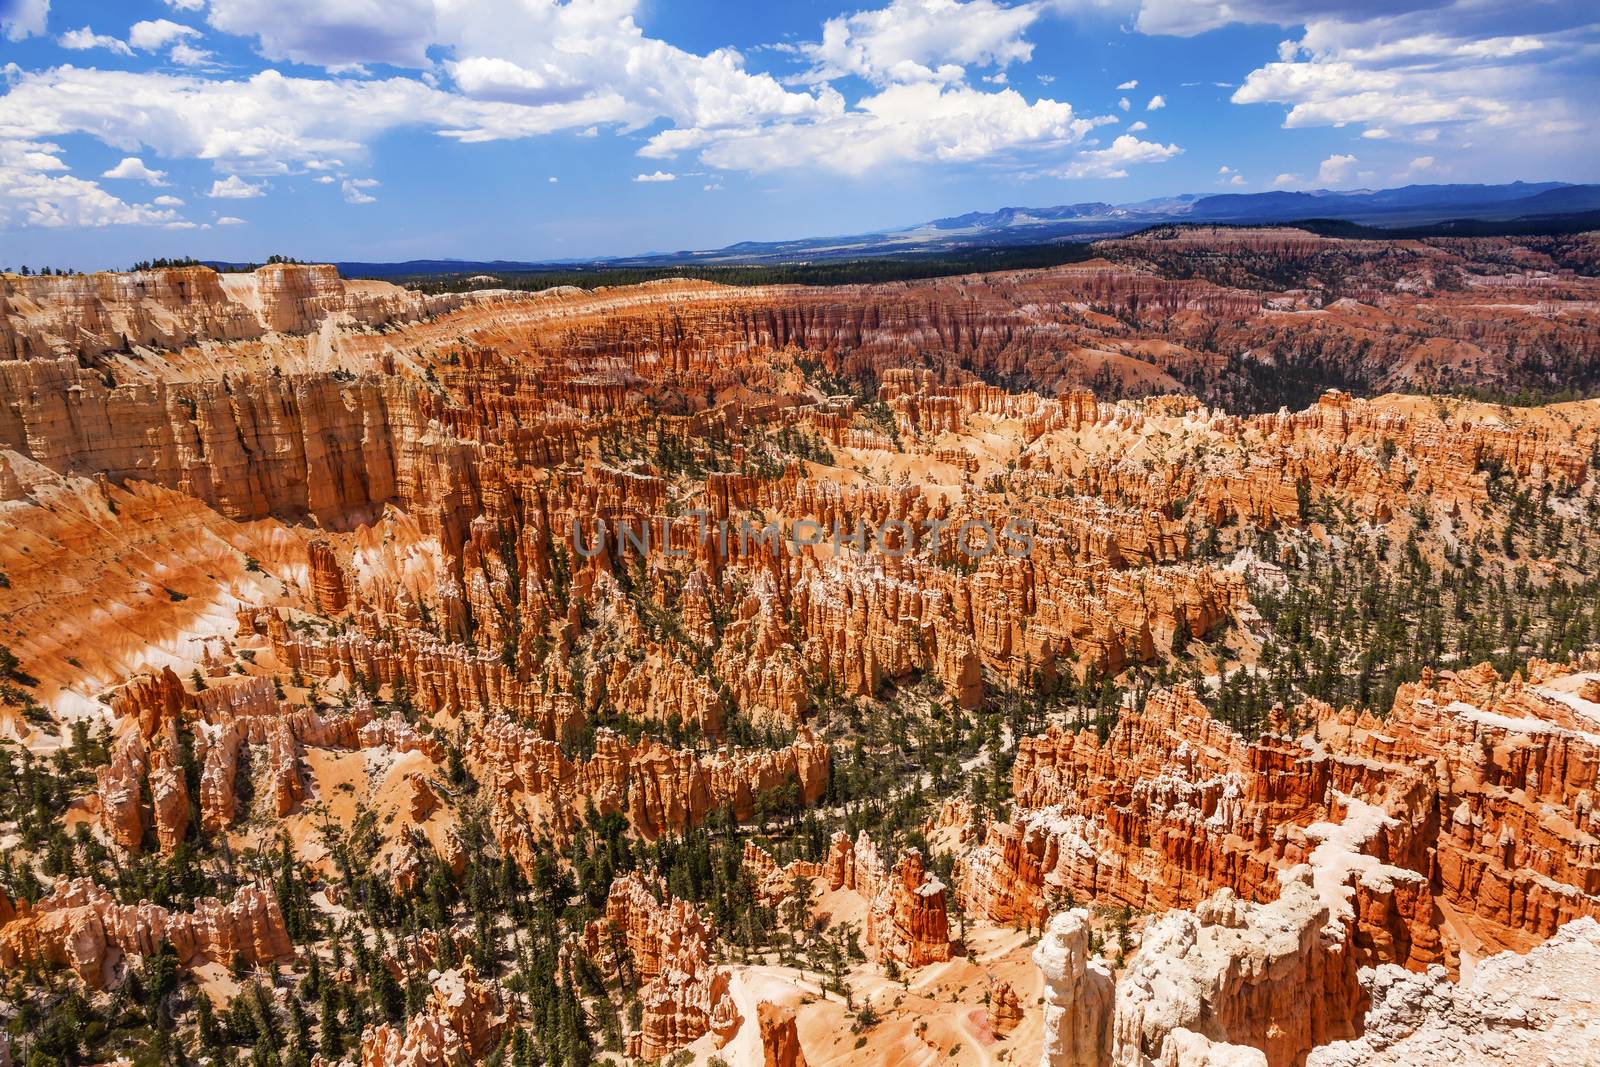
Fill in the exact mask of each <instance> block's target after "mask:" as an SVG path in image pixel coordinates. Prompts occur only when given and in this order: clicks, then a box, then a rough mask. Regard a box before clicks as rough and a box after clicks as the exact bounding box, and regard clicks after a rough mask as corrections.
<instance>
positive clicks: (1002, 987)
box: [989, 982, 1022, 1034]
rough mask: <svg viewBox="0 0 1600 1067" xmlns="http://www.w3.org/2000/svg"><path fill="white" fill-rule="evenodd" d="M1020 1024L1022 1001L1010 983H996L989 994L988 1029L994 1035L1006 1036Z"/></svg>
mask: <svg viewBox="0 0 1600 1067" xmlns="http://www.w3.org/2000/svg"><path fill="white" fill-rule="evenodd" d="M1021 1023H1022V1001H1020V1000H1018V999H1017V991H1016V990H1014V989H1012V988H1011V983H1010V982H996V983H995V985H994V989H993V990H991V992H990V999H989V1029H990V1030H992V1031H994V1032H995V1033H996V1034H1008V1033H1010V1032H1011V1031H1013V1030H1015V1029H1016V1028H1017V1027H1018V1026H1019V1025H1021Z"/></svg>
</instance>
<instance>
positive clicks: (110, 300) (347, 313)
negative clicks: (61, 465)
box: [0, 263, 473, 360]
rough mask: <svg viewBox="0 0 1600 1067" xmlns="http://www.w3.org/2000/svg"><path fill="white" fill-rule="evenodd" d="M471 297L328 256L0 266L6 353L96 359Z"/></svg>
mask: <svg viewBox="0 0 1600 1067" xmlns="http://www.w3.org/2000/svg"><path fill="white" fill-rule="evenodd" d="M471 299H473V298H463V297H461V296H455V295H445V296H432V297H430V296H422V295H421V294H418V293H414V292H410V291H408V290H405V289H402V288H400V287H399V286H395V285H389V284H387V283H385V282H370V281H362V282H347V281H345V280H344V279H342V278H340V277H339V273H338V271H337V270H336V269H335V268H334V267H332V266H331V265H329V264H325V263H324V264H288V263H279V264H271V265H269V266H265V267H262V268H260V269H258V270H255V271H252V272H248V273H234V274H218V273H217V272H216V271H213V270H212V269H210V268H209V267H179V268H173V269H167V270H149V271H134V272H130V273H126V274H123V273H111V272H105V273H99V274H89V275H73V276H67V277H62V276H48V277H46V276H37V275H36V276H31V277H21V276H18V275H15V274H5V275H0V360H37V359H43V358H49V357H51V356H57V357H59V356H71V357H74V358H76V357H78V356H84V357H87V358H90V359H93V358H95V357H98V356H101V355H104V354H106V353H114V352H128V351H130V350H131V349H133V348H134V347H135V346H138V347H145V348H155V349H180V348H184V347H186V346H189V345H195V344H200V343H204V342H228V341H245V340H256V339H259V338H261V337H262V336H264V335H266V334H269V333H275V334H289V335H294V334H309V333H314V332H315V331H317V330H318V329H319V328H320V327H321V326H322V325H323V324H324V323H325V322H328V321H329V320H336V321H340V322H347V323H351V324H358V325H362V326H381V325H384V324H387V323H391V322H410V321H415V320H417V319H419V318H422V317H424V316H429V315H437V314H439V313H441V312H444V311H448V310H451V309H453V308H455V307H459V306H460V305H461V304H462V303H464V302H469V301H470V300H471Z"/></svg>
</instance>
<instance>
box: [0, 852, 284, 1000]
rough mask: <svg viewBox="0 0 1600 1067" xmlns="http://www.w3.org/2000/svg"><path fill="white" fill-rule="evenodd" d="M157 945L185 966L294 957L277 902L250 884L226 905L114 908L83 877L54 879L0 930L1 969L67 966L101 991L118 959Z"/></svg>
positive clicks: (209, 902)
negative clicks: (34, 963)
mask: <svg viewBox="0 0 1600 1067" xmlns="http://www.w3.org/2000/svg"><path fill="white" fill-rule="evenodd" d="M162 942H166V943H167V944H169V945H171V946H172V949H173V951H174V952H175V953H176V955H177V957H178V963H179V964H180V965H181V966H183V967H191V966H194V965H196V964H198V963H201V962H213V963H223V964H230V965H231V964H232V962H233V960H234V959H235V958H238V959H240V960H242V961H243V962H244V963H245V964H246V965H247V966H254V965H258V964H259V965H269V964H272V963H276V962H279V961H282V960H286V959H288V958H290V957H291V956H292V955H293V954H294V949H293V946H292V945H291V944H290V942H289V935H288V934H287V933H286V932H285V930H284V925H283V915H282V914H281V913H280V912H279V910H278V902H277V900H276V898H274V897H273V895H272V894H271V893H269V892H266V891H264V890H261V889H257V888H254V887H245V888H243V889H240V890H239V891H238V893H236V894H235V895H234V898H233V901H232V902H231V903H229V904H222V903H221V902H220V901H216V900H203V901H200V902H199V903H198V904H197V905H196V906H195V909H194V910H193V911H191V912H171V911H168V910H167V909H165V908H162V907H158V906H157V905H154V904H148V903H143V904H117V903H116V902H115V901H114V900H113V899H112V897H111V895H110V894H109V893H108V892H107V891H106V890H105V889H103V888H101V887H100V886H98V885H95V884H94V883H93V882H90V881H88V880H87V879H78V880H76V881H72V882H68V881H65V880H63V881H60V882H58V883H57V884H56V888H55V891H54V892H53V893H52V894H51V895H50V896H48V897H46V898H44V899H43V900H41V901H39V902H38V903H37V904H35V905H33V906H32V907H31V908H24V909H20V910H19V911H18V912H17V914H16V916H15V917H14V918H13V919H12V920H11V921H9V922H7V923H6V924H5V925H4V926H0V967H4V968H6V969H15V968H18V967H20V966H22V965H24V964H25V963H26V962H27V961H29V960H33V959H41V960H44V961H46V962H48V963H53V964H57V965H60V966H64V967H69V968H71V970H72V971H73V972H74V973H76V974H77V976H78V977H79V979H81V980H82V981H83V983H84V984H85V985H86V986H88V987H89V988H90V989H101V988H104V986H105V984H106V982H107V980H108V979H109V978H110V971H111V968H112V967H113V966H115V964H116V963H117V962H118V961H119V960H120V958H121V956H122V955H123V954H127V953H133V954H138V955H147V954H149V953H151V952H154V951H155V949H156V947H157V946H158V945H159V944H161V943H162Z"/></svg>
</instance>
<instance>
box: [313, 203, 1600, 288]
mask: <svg viewBox="0 0 1600 1067" xmlns="http://www.w3.org/2000/svg"><path fill="white" fill-rule="evenodd" d="M1590 212H1600V185H1578V184H1572V183H1568V182H1522V181H1517V182H1509V183H1506V184H1502V185H1470V184H1453V185H1406V186H1401V187H1399V188H1395V189H1354V190H1330V189H1316V190H1311V191H1304V192H1294V191H1289V190H1275V191H1272V192H1265V193H1215V194H1210V195H1204V196H1201V195H1196V194H1193V193H1186V194H1182V195H1178V196H1170V197H1157V198H1155V199H1151V200H1143V201H1139V202H1136V203H1129V204H1110V203H1106V202H1104V201H1098V200H1095V201H1085V202H1082V203H1077V204H1058V205H1054V206H1050V207H1002V208H998V209H996V210H994V211H969V212H967V213H965V214H962V215H952V216H949V217H946V218H940V219H933V220H932V221H929V222H924V223H920V224H918V225H916V226H908V227H904V228H901V229H891V230H881V231H877V232H873V233H861V234H849V235H843V236H835V237H810V238H801V239H797V240H792V241H740V242H738V243H736V244H731V245H728V246H726V247H724V248H716V249H706V250H688V249H685V250H681V251H676V252H656V253H647V254H644V255H637V256H616V257H610V258H602V259H589V260H585V259H567V260H545V261H539V262H513V261H506V260H470V261H469V260H452V259H426V260H409V261H407V262H404V263H357V262H346V263H338V264H337V266H338V267H339V270H340V272H341V273H342V274H344V275H345V276H347V277H367V278H382V277H394V276H400V275H410V274H433V273H441V274H442V273H449V274H470V273H477V272H483V273H505V272H512V271H538V270H573V269H585V268H595V269H604V268H627V267H650V268H654V267H672V266H693V265H701V264H705V265H716V266H731V265H736V264H750V265H760V264H779V263H795V262H811V261H816V260H839V259H859V258H864V257H874V256H895V255H935V254H951V253H961V252H966V251H971V250H973V249H978V248H1003V247H1011V246H1025V245H1036V244H1051V243H1059V242H1066V241H1093V240H1098V239H1101V238H1106V237H1120V236H1124V235H1126V234H1129V233H1133V232H1135V231H1137V230H1142V229H1145V228H1146V227H1150V226H1156V225H1161V224H1164V223H1175V222H1178V223H1181V222H1190V223H1221V224H1232V225H1262V224H1268V223H1283V222H1295V221H1303V220H1311V219H1315V220H1318V221H1319V222H1344V223H1354V224H1359V225H1362V226H1367V227H1379V228H1384V229H1404V228H1408V227H1419V226H1428V225H1433V224H1442V223H1449V224H1452V225H1453V226H1454V227H1455V228H1459V229H1463V230H1470V229H1471V228H1472V224H1475V223H1493V222H1516V221H1523V222H1527V223H1528V224H1529V225H1536V224H1537V222H1538V221H1539V220H1541V219H1546V218H1549V219H1556V218H1558V217H1562V216H1583V215H1585V214H1586V213H1590ZM1597 225H1600V220H1597Z"/></svg>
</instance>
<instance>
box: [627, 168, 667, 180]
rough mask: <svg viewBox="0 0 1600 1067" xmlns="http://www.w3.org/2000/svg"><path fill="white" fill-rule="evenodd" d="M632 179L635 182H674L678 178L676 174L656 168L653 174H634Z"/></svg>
mask: <svg viewBox="0 0 1600 1067" xmlns="http://www.w3.org/2000/svg"><path fill="white" fill-rule="evenodd" d="M633 180H634V181H636V182H675V181H677V180H678V176H677V175H676V174H671V173H669V172H667V171H664V170H658V171H656V172H655V173H654V174H635V175H634V176H633Z"/></svg>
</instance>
